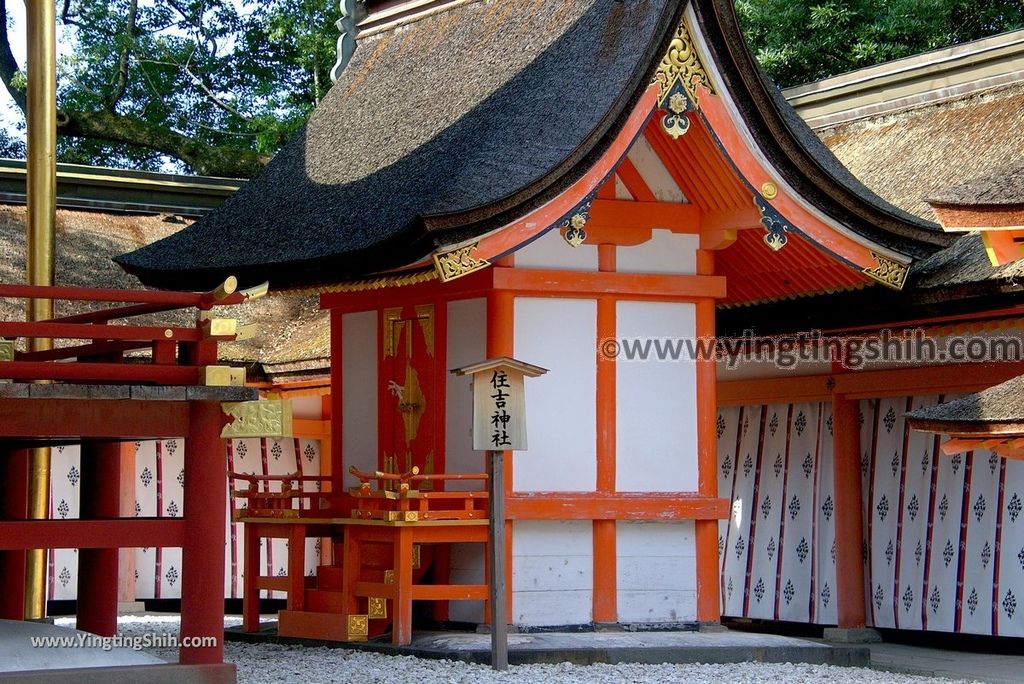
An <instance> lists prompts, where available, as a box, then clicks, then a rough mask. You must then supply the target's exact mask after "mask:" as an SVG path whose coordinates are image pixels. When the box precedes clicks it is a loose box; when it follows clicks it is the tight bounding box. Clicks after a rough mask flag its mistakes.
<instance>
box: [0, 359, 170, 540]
mask: <svg viewBox="0 0 1024 684" xmlns="http://www.w3.org/2000/svg"><path fill="white" fill-rule="evenodd" d="M58 365H65V364H58ZM0 416H3V420H0V437H39V436H42V437H83V438H86V437H87V438H107V439H161V438H167V437H182V436H184V435H187V434H188V428H189V417H188V402H184V401H140V400H131V399H105V400H91V399H0ZM144 546H145V545H144ZM149 546H153V544H149Z"/></svg>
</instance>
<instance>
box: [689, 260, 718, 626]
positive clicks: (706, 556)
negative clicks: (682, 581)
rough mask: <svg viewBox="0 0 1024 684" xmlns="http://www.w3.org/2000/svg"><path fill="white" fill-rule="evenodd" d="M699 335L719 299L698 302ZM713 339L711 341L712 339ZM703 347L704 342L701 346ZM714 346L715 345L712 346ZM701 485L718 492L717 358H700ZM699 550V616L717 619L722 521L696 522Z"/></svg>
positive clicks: (706, 265)
mask: <svg viewBox="0 0 1024 684" xmlns="http://www.w3.org/2000/svg"><path fill="white" fill-rule="evenodd" d="M714 273H715V262H714V254H713V253H712V252H710V251H706V250H701V251H699V252H697V274H698V275H714ZM696 309H697V312H696V313H697V316H696V319H697V337H699V338H703V339H704V340H707V341H710V340H712V339H713V338H714V336H715V300H714V299H710V298H709V299H702V300H699V301H698V302H697V304H696ZM709 343H710V342H709ZM698 348H700V346H698ZM711 348H712V349H713V348H714V347H713V346H712V347H711ZM696 366H697V368H696V372H697V488H698V491H699V493H700V494H701V496H709V497H717V496H718V477H717V472H716V471H717V467H718V455H717V449H718V436H717V434H716V431H715V423H716V420H717V419H718V370H717V368H716V366H715V360H714V359H713V358H704V359H697V362H696ZM694 533H695V537H696V551H697V620H698V621H699V622H704V623H708V622H713V623H717V622H719V621H720V620H721V617H722V606H721V598H720V586H719V585H720V578H719V570H718V521H717V520H697V521H695V522H694Z"/></svg>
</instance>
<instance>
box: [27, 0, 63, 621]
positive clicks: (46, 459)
mask: <svg viewBox="0 0 1024 684" xmlns="http://www.w3.org/2000/svg"><path fill="white" fill-rule="evenodd" d="M25 9H26V17H27V20H28V94H27V95H28V97H27V100H28V115H27V118H28V187H27V195H28V199H27V205H28V245H27V249H26V260H27V266H28V269H27V270H28V283H29V285H52V284H53V252H54V230H53V225H54V220H55V213H56V208H55V207H56V204H55V202H56V194H57V30H56V17H55V15H54V2H53V0H26V2H25ZM27 318H28V320H29V321H43V320H47V319H50V318H53V301H52V300H49V299H35V300H29V302H28V311H27ZM52 347H53V341H52V340H46V339H38V340H33V341H32V349H33V350H46V349H51V348H52ZM29 477H30V480H29V517H30V518H33V519H41V518H46V517H48V516H49V503H50V450H49V449H48V448H43V449H33V450H32V457H31V466H30V471H29ZM45 616H46V550H45V549H33V550H31V551H29V553H28V558H27V560H26V577H25V618H26V619H29V620H32V619H39V618H43V617H45Z"/></svg>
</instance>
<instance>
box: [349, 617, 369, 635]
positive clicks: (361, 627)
mask: <svg viewBox="0 0 1024 684" xmlns="http://www.w3.org/2000/svg"><path fill="white" fill-rule="evenodd" d="M346 627H347V628H348V629H346V636H347V637H348V640H349V641H366V640H367V638H369V636H370V620H369V618H368V617H367V616H366V615H349V616H348V620H347V624H346Z"/></svg>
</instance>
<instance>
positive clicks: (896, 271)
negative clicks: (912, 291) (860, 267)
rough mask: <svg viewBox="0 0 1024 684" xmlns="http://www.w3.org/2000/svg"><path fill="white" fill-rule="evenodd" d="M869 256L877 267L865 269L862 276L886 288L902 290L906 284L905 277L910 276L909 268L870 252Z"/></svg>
mask: <svg viewBox="0 0 1024 684" xmlns="http://www.w3.org/2000/svg"><path fill="white" fill-rule="evenodd" d="M871 256H872V257H873V258H875V259H876V260H877V261H878V266H875V267H874V268H865V269H864V275H866V276H868V277H869V278H872V279H873V280H877V281H878V282H880V283H881V284H882V285H885V286H886V287H891V288H892V289H894V290H902V289H903V285H904V284H906V282H907V276H908V275H909V274H910V266H908V265H907V264H901V263H900V262H898V261H894V260H893V259H890V258H889V257H886V256H882V255H881V254H878V253H877V252H871Z"/></svg>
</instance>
